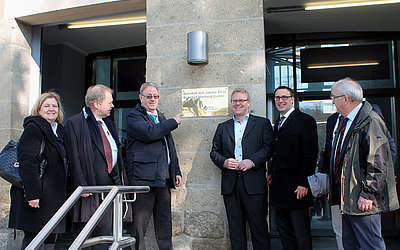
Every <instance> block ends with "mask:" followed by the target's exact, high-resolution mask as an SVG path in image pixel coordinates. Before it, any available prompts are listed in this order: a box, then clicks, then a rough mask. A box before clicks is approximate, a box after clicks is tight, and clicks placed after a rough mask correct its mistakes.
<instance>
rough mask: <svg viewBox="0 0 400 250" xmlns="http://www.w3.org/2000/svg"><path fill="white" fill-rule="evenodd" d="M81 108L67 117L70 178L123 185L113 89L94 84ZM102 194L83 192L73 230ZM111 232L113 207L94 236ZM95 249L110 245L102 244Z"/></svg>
mask: <svg viewBox="0 0 400 250" xmlns="http://www.w3.org/2000/svg"><path fill="white" fill-rule="evenodd" d="M85 103H86V106H85V107H84V108H83V109H82V112H80V113H78V114H77V115H75V116H73V117H71V118H70V119H68V120H67V121H66V123H65V131H66V138H67V145H68V146H67V147H68V150H67V152H68V158H69V159H70V168H71V179H72V185H73V187H74V189H75V188H76V187H78V186H102V185H121V184H122V178H121V176H122V173H121V171H122V170H123V165H122V158H121V157H120V150H119V147H120V145H121V144H120V142H119V140H118V136H117V132H116V130H115V126H114V124H113V122H112V121H111V120H110V119H108V118H107V117H108V116H109V115H110V112H111V109H112V108H113V107H114V105H113V97H112V90H111V89H110V88H108V87H106V86H104V85H94V86H91V87H90V88H89V89H88V90H87V92H86V96H85ZM100 199H101V197H100V195H99V194H93V195H92V194H84V195H82V198H81V199H80V200H79V201H78V202H77V204H76V205H75V206H74V208H73V222H74V231H75V233H76V234H77V233H79V232H80V231H81V230H82V228H83V227H84V226H85V224H86V222H88V221H89V219H90V217H91V216H92V215H93V213H94V212H95V211H96V209H97V208H98V206H99V203H100V202H101V201H100ZM100 235H112V209H111V208H110V209H108V210H107V212H106V213H105V215H104V217H103V219H102V220H101V221H100V222H99V224H98V225H97V227H96V228H95V229H94V231H93V233H92V236H100ZM93 249H107V246H106V245H104V244H103V245H99V246H96V247H93Z"/></svg>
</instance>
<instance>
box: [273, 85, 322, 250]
mask: <svg viewBox="0 0 400 250" xmlns="http://www.w3.org/2000/svg"><path fill="white" fill-rule="evenodd" d="M274 95H275V105H276V108H277V109H278V111H279V113H280V115H279V117H278V119H277V120H276V122H275V127H274V140H273V156H272V164H271V175H270V176H268V184H270V186H271V188H270V192H271V194H270V204H271V206H273V207H275V212H276V218H277V225H278V231H279V235H280V238H281V242H282V245H283V248H284V249H312V241H311V231H310V230H311V229H310V224H311V223H310V213H309V207H311V206H312V205H313V197H312V194H311V192H310V191H309V185H308V181H307V176H310V175H312V174H314V172H315V167H316V162H317V157H318V136H317V124H316V122H315V120H314V118H312V117H311V116H309V115H307V114H305V113H303V112H300V110H298V109H295V108H294V100H295V97H294V92H293V90H292V89H290V88H288V87H284V86H282V87H279V88H277V89H276V90H275V93H274Z"/></svg>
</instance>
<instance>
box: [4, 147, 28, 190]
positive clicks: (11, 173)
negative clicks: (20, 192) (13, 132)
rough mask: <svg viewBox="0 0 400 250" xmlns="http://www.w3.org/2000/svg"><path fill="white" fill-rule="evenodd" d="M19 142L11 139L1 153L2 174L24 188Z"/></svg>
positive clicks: (9, 180) (5, 178) (7, 179)
mask: <svg viewBox="0 0 400 250" xmlns="http://www.w3.org/2000/svg"><path fill="white" fill-rule="evenodd" d="M17 146H18V142H15V141H13V140H10V141H9V142H8V143H7V145H6V146H5V147H4V148H3V150H2V151H1V153H0V176H1V177H2V178H3V179H4V180H6V181H8V182H9V183H11V184H13V185H14V186H16V187H18V188H22V187H23V185H22V179H21V176H20V175H19V169H18V167H19V164H18V161H17Z"/></svg>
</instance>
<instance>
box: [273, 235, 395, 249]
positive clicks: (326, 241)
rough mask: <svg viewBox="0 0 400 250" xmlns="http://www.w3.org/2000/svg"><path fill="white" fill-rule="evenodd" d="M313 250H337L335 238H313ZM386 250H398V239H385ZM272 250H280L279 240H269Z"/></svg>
mask: <svg viewBox="0 0 400 250" xmlns="http://www.w3.org/2000/svg"><path fill="white" fill-rule="evenodd" d="M312 241H313V250H337V247H336V238H335V237H313V238H312ZM385 243H386V249H387V250H397V249H400V238H397V237H385ZM271 247H272V250H281V249H283V248H282V244H281V241H280V239H279V238H272V239H271Z"/></svg>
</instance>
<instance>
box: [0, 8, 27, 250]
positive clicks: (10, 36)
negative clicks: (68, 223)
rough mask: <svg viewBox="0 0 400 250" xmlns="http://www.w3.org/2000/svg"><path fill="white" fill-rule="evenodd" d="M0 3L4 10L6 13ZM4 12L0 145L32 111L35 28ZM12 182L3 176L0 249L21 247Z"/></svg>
mask: <svg viewBox="0 0 400 250" xmlns="http://www.w3.org/2000/svg"><path fill="white" fill-rule="evenodd" d="M2 11H3V9H2V5H0V13H2ZM2 17H3V15H1V14H0V114H1V118H0V147H1V148H3V146H4V145H6V143H7V142H8V141H9V140H10V139H13V140H18V139H19V136H20V135H21V132H22V122H23V119H24V117H25V116H26V115H28V114H29V111H28V108H29V88H30V76H29V75H30V63H31V56H30V55H31V49H30V42H31V41H30V40H31V29H30V27H27V26H24V25H21V24H18V23H17V22H16V21H15V20H5V19H3V18H2ZM9 190H10V184H9V183H8V182H6V181H4V180H3V179H1V178H0V249H18V248H20V242H21V241H20V240H21V237H20V233H17V235H18V236H19V237H18V238H17V240H14V239H13V236H14V234H13V230H9V229H7V226H8V213H9V209H10V208H9V207H10V197H9V193H10V192H9Z"/></svg>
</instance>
